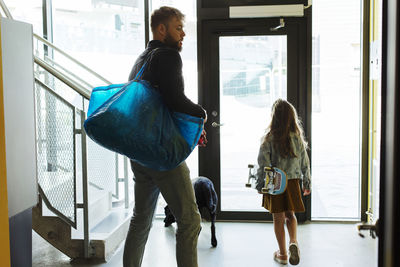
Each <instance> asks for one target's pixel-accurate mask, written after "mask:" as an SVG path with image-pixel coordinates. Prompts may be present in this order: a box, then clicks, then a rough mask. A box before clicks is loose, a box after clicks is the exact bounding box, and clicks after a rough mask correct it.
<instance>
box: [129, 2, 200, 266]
mask: <svg viewBox="0 0 400 267" xmlns="http://www.w3.org/2000/svg"><path fill="white" fill-rule="evenodd" d="M183 19H184V15H183V14H182V13H181V12H180V11H179V10H177V9H175V8H171V7H161V8H159V9H158V10H155V11H154V12H153V14H152V16H151V30H152V33H153V40H152V41H150V42H149V43H148V46H147V48H146V50H145V51H144V52H143V53H142V54H141V55H140V56H139V58H138V59H137V60H136V63H135V65H134V66H133V69H132V71H131V73H130V75H129V80H132V79H134V78H135V77H136V75H137V73H138V72H139V70H140V68H141V67H142V66H143V64H144V62H145V61H146V60H147V65H146V67H145V70H144V72H143V75H142V79H143V80H147V81H149V82H150V83H151V84H152V85H153V86H154V88H156V90H158V91H159V92H160V94H161V96H162V98H163V101H164V103H165V104H166V105H167V107H168V108H169V109H170V110H171V111H178V112H182V113H186V114H189V115H192V116H196V117H201V118H203V119H204V121H206V120H207V114H206V112H205V110H204V109H203V108H202V107H201V106H199V105H197V104H194V103H193V102H192V101H190V100H189V99H188V98H187V97H186V96H185V94H184V86H183V77H182V60H181V57H180V55H179V52H180V51H181V50H182V42H183V38H184V36H185V32H184V31H183ZM203 133H204V134H203V137H205V132H203ZM131 168H132V171H133V173H134V177H135V178H134V179H135V207H134V211H133V216H132V219H131V224H130V227H129V231H128V235H127V238H126V242H125V248H124V257H123V263H124V267H139V266H141V263H142V258H143V253H144V249H145V245H146V241H147V237H148V234H149V231H150V228H151V224H152V220H153V215H154V211H155V208H156V204H157V199H158V196H159V194H160V192H161V194H162V195H163V197H164V199H165V201H166V202H167V204H168V205H169V207H170V209H171V210H172V212H173V213H174V215H175V216H176V219H177V226H178V228H177V233H176V260H177V264H178V267H196V266H198V265H197V238H198V235H199V232H200V220H201V219H200V214H199V212H198V209H197V205H196V199H195V196H194V192H193V187H192V183H191V180H190V174H189V169H188V167H187V165H186V163H185V162H183V163H182V164H180V165H179V166H178V167H176V168H175V169H173V170H169V171H156V170H152V169H149V168H146V167H144V166H141V165H140V164H138V163H136V162H134V161H131ZM155 267H156V266H155Z"/></svg>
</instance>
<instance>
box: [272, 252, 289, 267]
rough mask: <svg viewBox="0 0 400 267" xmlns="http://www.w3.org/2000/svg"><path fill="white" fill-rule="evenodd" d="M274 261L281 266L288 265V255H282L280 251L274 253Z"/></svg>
mask: <svg viewBox="0 0 400 267" xmlns="http://www.w3.org/2000/svg"><path fill="white" fill-rule="evenodd" d="M274 260H275V261H276V262H279V263H280V264H285V265H286V264H287V255H282V254H281V253H280V252H279V250H278V251H275V252H274Z"/></svg>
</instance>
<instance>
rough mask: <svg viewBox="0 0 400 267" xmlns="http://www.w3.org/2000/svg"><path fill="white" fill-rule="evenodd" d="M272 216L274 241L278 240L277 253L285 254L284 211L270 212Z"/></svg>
mask: <svg viewBox="0 0 400 267" xmlns="http://www.w3.org/2000/svg"><path fill="white" fill-rule="evenodd" d="M272 218H273V220H274V231H275V236H276V241H278V246H279V253H280V255H285V256H286V254H287V252H286V241H285V225H284V224H285V212H278V213H272Z"/></svg>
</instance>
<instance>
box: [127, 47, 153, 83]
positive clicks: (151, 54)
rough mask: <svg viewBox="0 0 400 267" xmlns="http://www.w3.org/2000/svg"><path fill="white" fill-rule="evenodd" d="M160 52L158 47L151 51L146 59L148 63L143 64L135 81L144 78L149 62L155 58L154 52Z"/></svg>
mask: <svg viewBox="0 0 400 267" xmlns="http://www.w3.org/2000/svg"><path fill="white" fill-rule="evenodd" d="M156 50H158V47H157V48H155V49H153V50H151V52H150V53H149V55H148V56H147V58H146V61H145V62H144V63H143V65H142V67H141V68H140V70H139V72H138V73H137V74H136V76H135V79H133V80H134V81H138V80H140V79H141V78H142V75H143V72H144V69H145V68H146V65H147V62H148V61H149V59H150V58H151V57H152V56H153V54H154V52H155V51H156Z"/></svg>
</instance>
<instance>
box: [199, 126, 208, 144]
mask: <svg viewBox="0 0 400 267" xmlns="http://www.w3.org/2000/svg"><path fill="white" fill-rule="evenodd" d="M206 135H207V133H206V130H203V132H202V133H201V135H200V139H199V142H198V143H197V145H198V146H200V147H205V146H206V144H207V142H208V141H207V137H206Z"/></svg>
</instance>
